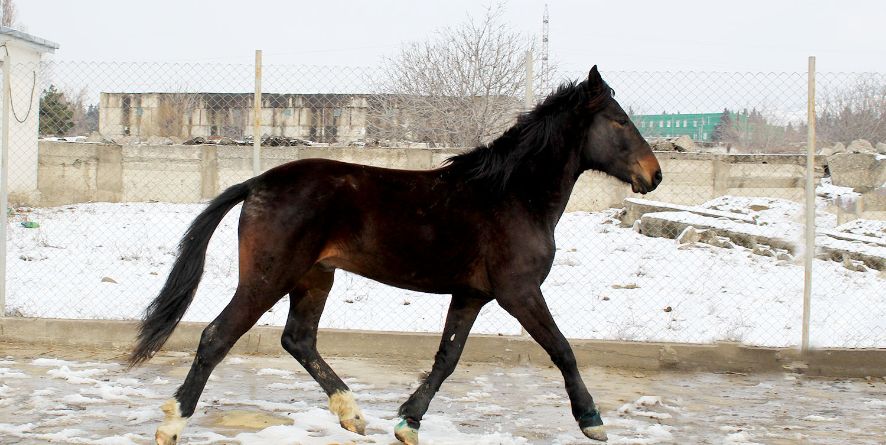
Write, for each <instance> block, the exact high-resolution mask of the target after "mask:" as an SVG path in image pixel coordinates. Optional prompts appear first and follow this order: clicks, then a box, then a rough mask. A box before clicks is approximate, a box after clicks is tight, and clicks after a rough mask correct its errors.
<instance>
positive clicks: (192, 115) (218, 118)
mask: <svg viewBox="0 0 886 445" xmlns="http://www.w3.org/2000/svg"><path fill="white" fill-rule="evenodd" d="M253 97H254V96H253V94H252V93H101V101H100V106H99V132H100V133H101V134H102V135H104V136H105V137H118V136H140V137H150V136H163V137H170V136H175V137H181V138H192V137H196V136H201V137H213V136H219V137H229V138H233V139H241V138H243V137H245V136H247V135H252V122H253ZM371 97H373V96H370V95H360V94H262V104H261V112H262V126H261V134H262V135H271V136H287V137H293V138H301V139H307V140H312V141H315V142H343V143H347V142H352V141H356V140H362V139H364V138H366V137H367V134H366V129H367V114H368V109H369V106H370V103H371V102H372V101H371V100H370V99H371ZM370 136H371V135H370Z"/></svg>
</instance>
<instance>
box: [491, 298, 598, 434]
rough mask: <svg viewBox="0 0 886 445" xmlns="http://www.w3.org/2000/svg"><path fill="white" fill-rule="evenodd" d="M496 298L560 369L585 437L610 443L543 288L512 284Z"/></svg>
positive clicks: (573, 414)
mask: <svg viewBox="0 0 886 445" xmlns="http://www.w3.org/2000/svg"><path fill="white" fill-rule="evenodd" d="M495 297H496V301H498V304H499V305H500V306H501V307H502V308H504V309H505V310H506V311H508V313H510V314H511V315H513V316H514V318H516V319H517V321H519V322H520V324H521V325H523V328H524V329H526V332H527V333H528V334H529V335H530V336H532V338H533V339H534V340H535V341H536V342H538V344H539V345H541V347H542V348H544V350H545V351H546V352H547V353H548V355H550V356H551V361H553V362H554V364H555V365H556V366H557V368H559V369H560V372H561V373H562V374H563V380H564V381H565V382H566V393H567V394H569V401H570V403H571V404H572V416H573V417H574V418H575V420H576V421H577V422H578V426H579V428H581V431H582V432H583V433H584V435H585V436H587V437H589V438H591V439H594V440H600V441H605V440H607V437H606V431H605V430H604V429H603V420H602V419H601V418H600V412H599V411H597V407H596V406H595V405H594V399H593V398H592V397H591V394H590V393H589V392H588V389H587V387H585V384H584V381H582V379H581V375H580V374H579V372H578V365H577V364H576V362H575V354H573V352H572V347H570V346H569V342H568V341H566V337H564V336H563V333H561V332H560V329H559V328H558V327H557V324H556V323H555V322H554V318H553V317H552V316H551V312H550V310H549V309H548V305H547V304H545V301H544V297H543V296H542V293H541V289H540V288H539V286H538V285H520V284H518V283H509V285H508V286H507V290H503V291H498V290H496V293H495Z"/></svg>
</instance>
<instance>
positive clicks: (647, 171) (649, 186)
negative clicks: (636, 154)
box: [631, 154, 662, 195]
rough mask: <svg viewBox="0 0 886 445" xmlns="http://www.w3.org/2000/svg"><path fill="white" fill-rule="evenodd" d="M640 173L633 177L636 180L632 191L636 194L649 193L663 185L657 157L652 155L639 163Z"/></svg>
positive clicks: (632, 185)
mask: <svg viewBox="0 0 886 445" xmlns="http://www.w3.org/2000/svg"><path fill="white" fill-rule="evenodd" d="M637 167H638V170H639V171H638V172H637V174H635V175H633V178H634V180H633V181H631V190H633V191H634V193H643V194H644V195H645V194H646V193H649V192H651V191H653V190H655V188H656V187H658V184H661V180H662V175H661V166H660V165H658V159H656V158H655V155H653V154H650V155H648V156H644V157H643V158H641V159H640V160H638V161H637Z"/></svg>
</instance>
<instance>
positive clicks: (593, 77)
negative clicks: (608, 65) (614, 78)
mask: <svg viewBox="0 0 886 445" xmlns="http://www.w3.org/2000/svg"><path fill="white" fill-rule="evenodd" d="M601 85H603V78H602V77H600V72H599V71H597V65H594V67H593V68H591V72H590V73H588V89H589V90H595V89H597V88H600V86H601Z"/></svg>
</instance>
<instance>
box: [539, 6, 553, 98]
mask: <svg viewBox="0 0 886 445" xmlns="http://www.w3.org/2000/svg"><path fill="white" fill-rule="evenodd" d="M548 27H549V20H548V4H547V3H545V15H544V18H543V19H542V20H541V94H544V95H546V94H548V93H549V92H550V83H551V71H550V67H549V66H548Z"/></svg>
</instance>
